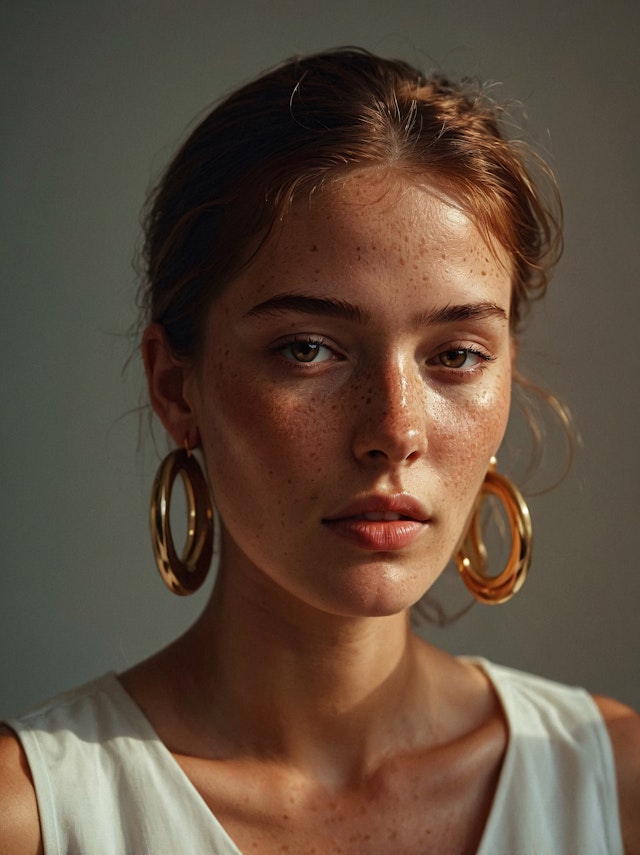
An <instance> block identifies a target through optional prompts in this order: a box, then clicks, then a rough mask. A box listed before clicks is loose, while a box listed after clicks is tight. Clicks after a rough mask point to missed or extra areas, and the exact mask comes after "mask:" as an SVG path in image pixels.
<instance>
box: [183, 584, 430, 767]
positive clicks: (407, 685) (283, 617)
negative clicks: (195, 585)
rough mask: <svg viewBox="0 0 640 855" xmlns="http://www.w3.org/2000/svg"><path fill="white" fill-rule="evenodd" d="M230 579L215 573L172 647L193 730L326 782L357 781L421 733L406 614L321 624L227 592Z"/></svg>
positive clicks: (275, 597) (283, 606)
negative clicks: (205, 598) (196, 722)
mask: <svg viewBox="0 0 640 855" xmlns="http://www.w3.org/2000/svg"><path fill="white" fill-rule="evenodd" d="M230 577H231V574H228V575H225V574H224V573H223V574H222V575H221V577H220V578H219V581H218V584H217V585H216V589H215V591H214V594H213V596H212V598H211V600H210V602H209V604H208V606H207V608H206V610H205V612H204V613H203V615H202V617H201V618H200V620H199V621H198V622H197V623H196V624H195V626H194V627H193V628H192V630H190V631H189V632H188V633H187V635H186V636H184V638H183V639H182V640H181V642H180V651H181V655H182V656H184V667H181V668H180V669H179V671H180V673H181V674H182V675H184V679H188V680H189V681H190V686H191V691H190V695H191V697H192V698H193V699H194V705H193V706H192V708H193V709H194V710H195V709H196V705H197V708H198V709H199V713H198V718H199V719H200V721H201V723H202V726H206V725H208V726H209V727H210V726H211V725H213V726H214V727H215V730H216V732H217V733H221V734H222V735H223V738H224V741H225V742H226V743H227V744H228V745H229V746H235V747H236V748H237V747H239V746H241V747H242V750H243V751H248V752H250V753H252V754H254V755H257V756H264V757H271V758H278V759H280V760H286V761H287V762H290V763H293V764H295V765H299V766H301V767H314V775H315V776H316V777H318V776H319V775H323V770H321V769H318V765H319V764H325V765H326V769H325V770H324V772H325V774H326V775H330V776H331V777H332V778H335V777H336V776H342V777H345V776H349V775H351V776H352V775H353V774H361V773H362V772H363V771H365V770H366V768H367V767H368V766H371V765H375V763H376V761H377V758H378V757H380V756H382V755H384V753H385V752H386V751H387V750H388V746H389V741H390V739H391V740H393V741H394V743H395V744H396V747H398V745H400V744H401V743H402V741H403V740H406V739H408V738H409V737H408V736H407V734H412V736H411V738H415V734H416V726H415V725H416V724H417V722H420V724H419V725H418V726H417V730H418V732H419V731H420V730H421V729H423V728H424V726H425V722H426V720H427V715H426V708H427V694H428V693H427V691H426V688H427V687H426V686H425V680H424V678H423V679H420V678H419V675H420V674H424V669H421V668H420V664H419V658H420V653H419V650H420V647H421V645H420V642H418V641H417V640H416V639H415V638H414V637H413V636H412V635H411V633H410V631H409V625H408V616H407V615H406V614H404V613H402V614H397V615H392V616H385V617H375V618H369V617H367V618H362V617H357V618H351V617H343V616H336V615H329V614H325V613H321V612H318V611H317V610H315V609H312V608H311V607H308V606H306V605H305V604H303V603H300V602H299V601H294V600H293V599H292V598H291V597H289V596H288V595H287V594H286V593H284V592H282V591H281V590H279V589H275V590H271V591H270V592H269V594H270V596H268V597H266V596H265V591H264V590H260V591H257V590H254V591H248V590H247V586H246V584H245V585H243V589H242V590H237V589H236V587H235V586H234V585H233V582H232V581H230ZM231 578H232V577H231ZM244 581H245V583H246V579H245V580H244ZM274 587H275V586H274ZM266 603H268V607H266V606H265V604H266ZM194 663H195V667H194ZM181 679H182V678H181ZM400 710H402V714H400ZM412 712H413V713H414V714H415V719H416V721H415V722H414V723H413V724H411V722H410V721H409V720H410V719H411V717H412ZM408 725H410V726H408ZM406 747H407V749H409V748H410V745H407V746H406Z"/></svg>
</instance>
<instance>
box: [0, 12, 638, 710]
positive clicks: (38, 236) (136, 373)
mask: <svg viewBox="0 0 640 855" xmlns="http://www.w3.org/2000/svg"><path fill="white" fill-rule="evenodd" d="M639 10H640V4H638V3H637V2H636V0H575V2H566V0H564V2H563V0H538V2H535V0H534V2H528V3H515V2H513V0H483V2H477V0H460V2H456V0H446V2H443V0H419V2H418V0H395V2H393V3H390V2H387V0H366V2H363V0H351V2H350V3H345V2H344V0H340V2H338V0H325V2H322V3H320V2H309V0H296V2H293V0H269V2H257V0H252V2H242V0H239V2H236V3H223V2H205V0H182V2H179V3H178V2H168V0H131V2H122V0H109V2H106V0H104V2H96V1H95V0H82V2H80V0H55V2H54V0H49V2H46V0H42V2H33V0H21V2H16V0H14V2H11V3H9V2H3V3H2V5H1V11H2V35H1V38H2V48H1V50H2V64H3V67H2V73H1V75H0V79H1V81H2V83H1V86H2V95H3V108H2V109H3V131H2V134H1V135H0V145H1V147H2V164H3V189H2V194H1V197H0V198H1V204H2V227H1V231H0V235H1V240H2V244H3V248H2V284H1V301H2V302H1V313H0V323H1V324H2V338H1V346H2V363H1V365H2V419H1V421H0V430H1V431H2V476H3V477H2V512H1V514H0V519H1V537H2V542H1V547H2V565H1V570H0V573H1V582H2V584H1V586H0V715H9V714H12V713H16V712H17V711H19V710H20V709H22V708H23V707H25V706H27V705H29V704H31V703H33V702H35V701H36V700H37V699H40V698H42V697H44V696H46V695H49V694H52V693H54V692H57V691H60V690H62V689H65V688H67V687H70V686H72V685H73V684H76V683H78V682H81V681H84V680H87V679H89V678H91V677H93V676H95V675H97V674H99V673H101V672H103V671H105V670H109V669H115V670H119V669H123V668H125V667H127V666H129V665H130V664H132V663H133V662H135V661H137V660H139V659H140V658H142V657H144V656H146V655H148V654H149V653H150V652H152V651H153V650H155V649H157V648H158V647H160V646H161V645H163V644H165V643H167V642H168V641H169V640H171V639H172V638H173V637H175V636H176V635H177V634H178V633H180V632H181V631H182V630H183V629H184V628H185V627H186V626H187V625H188V624H189V622H190V621H191V620H192V619H193V618H194V616H195V615H196V614H197V613H198V612H199V610H200V609H201V608H202V606H203V603H204V600H205V597H206V596H207V591H203V592H200V593H199V594H197V595H196V596H195V597H193V598H190V599H188V600H181V599H178V598H176V597H173V596H171V595H170V594H169V592H168V591H166V590H165V588H164V586H163V585H162V583H161V581H160V578H159V576H158V573H157V571H156V570H155V565H154V561H153V558H152V554H151V550H150V547H149V543H148V511H147V505H148V496H149V490H150V486H151V482H152V479H153V474H154V471H155V468H156V466H157V462H158V454H159V453H162V451H163V450H164V447H165V440H164V438H163V436H162V431H160V430H157V431H156V434H155V435H156V445H157V447H158V448H157V449H156V447H155V446H154V441H153V439H152V438H151V435H150V433H149V430H148V423H147V419H146V416H145V415H144V412H142V413H141V412H140V410H139V405H140V404H141V403H144V389H143V381H142V376H141V372H140V370H139V366H138V363H137V356H136V354H135V342H134V340H133V339H132V338H131V336H130V335H129V331H130V328H131V326H132V324H134V323H135V319H136V309H135V290H136V274H135V271H134V266H133V260H134V258H135V253H136V250H137V248H138V247H139V220H140V209H141V207H142V204H143V201H144V197H145V194H146V192H147V191H148V189H149V188H150V186H151V184H152V182H153V179H154V177H156V176H157V175H158V173H159V171H160V169H161V168H162V166H163V165H164V164H165V163H166V161H167V160H168V158H169V157H170V155H171V153H172V152H173V151H174V150H175V148H176V146H177V145H178V143H179V142H180V141H181V139H182V138H183V136H184V133H185V129H186V127H187V126H188V124H189V123H190V122H192V120H193V119H194V117H195V116H196V115H197V114H201V111H202V110H203V108H204V107H205V106H206V105H208V104H210V103H211V102H212V101H214V100H215V99H217V98H219V97H220V96H221V95H222V94H224V93H226V92H228V91H229V90H230V89H232V88H233V87H234V86H236V85H238V84H239V83H241V82H243V81H244V80H246V79H248V78H250V77H252V76H254V75H255V74H256V73H258V72H260V71H261V70H263V69H265V68H267V67H269V66H271V65H273V64H274V63H276V62H278V61H280V60H281V59H283V58H285V57H288V56H290V55H292V54H294V53H299V52H308V51H313V50H318V49H322V48H326V47H330V46H335V45H343V44H357V45H361V46H364V47H366V48H369V49H371V50H374V51H376V52H379V53H381V54H384V55H391V56H399V57H402V58H405V59H407V60H409V61H411V62H414V63H416V64H418V65H420V66H422V67H423V68H425V69H427V70H429V69H434V68H441V69H444V70H446V71H447V72H448V73H449V74H451V75H453V76H460V75H471V76H475V77H478V78H480V79H481V80H483V81H486V82H496V84H498V83H499V85H496V86H495V87H494V94H495V95H496V97H498V98H500V99H504V100H513V99H517V100H519V101H522V103H523V105H524V110H525V112H526V116H523V119H524V121H525V123H526V136H527V137H528V138H529V139H531V140H533V141H534V142H535V144H536V145H537V146H538V148H539V149H541V150H542V151H543V152H544V153H545V155H546V156H547V158H548V159H549V161H550V162H551V164H552V167H553V169H554V170H555V172H556V174H557V177H558V181H559V183H560V187H561V189H562V193H563V198H564V205H565V214H566V250H565V254H564V258H563V260H562V262H561V264H560V266H559V268H558V270H557V273H556V276H555V278H554V281H553V283H552V287H551V289H550V293H549V296H548V299H547V300H546V302H545V304H544V305H543V306H538V307H537V316H536V319H535V321H534V322H533V323H532V327H531V331H530V336H529V337H528V338H527V339H525V342H524V344H523V349H522V360H523V367H525V368H528V370H529V373H530V374H532V375H533V376H534V377H536V378H537V379H538V380H540V381H542V382H543V383H545V384H546V385H547V386H550V387H551V388H553V390H554V391H555V392H557V393H559V394H560V395H561V396H562V397H563V399H564V400H565V401H566V403H567V404H568V405H569V406H570V408H571V410H572V411H573V415H574V419H575V422H576V425H577V428H578V430H579V432H580V435H581V439H582V442H581V445H580V447H579V448H578V451H577V455H576V459H575V461H574V465H573V468H572V470H571V473H570V474H569V475H568V476H567V477H566V478H565V480H564V481H563V482H562V483H561V485H560V486H559V487H557V488H556V489H555V490H553V491H552V492H550V493H547V494H545V495H541V496H538V497H534V498H532V499H531V502H530V504H531V509H532V515H533V519H534V525H535V529H536V535H535V557H534V567H533V570H532V572H531V575H530V579H529V581H528V582H527V584H526V586H525V588H524V589H523V591H522V592H521V593H520V594H519V595H518V597H517V598H516V599H515V600H514V601H513V602H512V603H510V604H509V605H506V606H502V607H497V608H496V607H494V608H489V607H481V606H477V607H474V608H473V609H472V610H471V612H470V613H469V614H467V615H466V616H465V617H463V618H462V619H460V620H459V621H458V622H457V623H455V625H454V626H452V627H449V628H448V629H441V628H437V627H433V628H430V629H428V630H427V635H428V637H429V638H430V639H431V640H432V641H433V642H435V643H436V644H440V645H442V646H444V647H445V648H448V649H450V650H452V651H455V652H461V653H468V654H477V655H484V656H487V657H490V658H493V659H495V660H497V661H499V662H502V663H504V664H509V665H514V666H517V667H520V668H524V669H527V670H531V671H535V672H538V673H541V674H544V675H546V676H549V677H552V678H557V679H560V680H563V681H566V682H570V683H578V684H581V685H584V686H586V687H587V688H588V689H590V690H591V691H594V692H600V693H606V694H610V695H613V696H615V697H618V698H620V699H622V700H625V701H627V702H628V703H631V704H635V705H636V706H640V685H639V681H638V679H637V670H638V665H637V664H638V661H639V660H640V620H639V611H640V609H639V607H640V570H639V567H638V556H640V513H639V512H640V486H639V485H640V479H639V474H640V473H639V469H640V467H639V451H638V448H639V444H640V405H639V400H638V398H639V396H638V387H639V382H638V377H639V373H640V348H639V347H638V338H639V335H638V324H639V319H640V287H639V282H638V271H639V270H640V222H639V220H640V216H639V208H638V199H639V198H640V187H639V182H638V142H637V141H638V138H639V137H640V127H639V121H638V94H637V86H638V80H639V79H640V61H639V57H640V53H639V52H638V48H637V45H638V40H639V38H640V12H639ZM521 112H522V111H521ZM132 354H133V357H132V359H131V361H130V365H129V367H128V368H127V369H126V370H125V363H127V360H128V359H129V357H130V356H131V355H132ZM550 428H551V430H550V437H549V440H548V448H549V449H550V450H551V449H556V450H554V451H553V452H551V451H550V453H549V456H548V460H547V462H546V463H545V465H544V466H543V467H542V471H541V472H540V473H539V474H538V476H537V478H536V484H537V485H538V486H540V485H541V484H543V483H548V481H549V480H550V479H552V478H553V477H555V475H558V474H560V470H561V469H562V466H563V459H562V458H563V437H562V434H561V432H559V431H554V430H553V425H551V426H550ZM515 436H516V439H515V448H516V450H518V448H519V447H520V444H521V442H522V443H524V440H521V439H520V438H519V436H520V434H519V433H518V426H517V424H516V426H515ZM554 437H555V439H554ZM512 445H513V441H512ZM516 456H517V455H516ZM534 486H535V485H534ZM454 574H455V571H454ZM440 595H441V596H442V598H443V602H445V603H449V604H450V605H451V607H453V608H457V607H458V606H459V605H460V604H464V603H465V602H466V599H465V597H464V594H463V593H462V589H461V585H460V582H459V581H458V580H457V579H456V578H455V575H451V574H449V575H448V576H447V577H445V579H444V582H443V584H442V585H441V586H440ZM449 601H450V602H449Z"/></svg>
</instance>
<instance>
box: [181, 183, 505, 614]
mask: <svg viewBox="0 0 640 855" xmlns="http://www.w3.org/2000/svg"><path fill="white" fill-rule="evenodd" d="M509 297H510V264H509V261H508V259H507V258H506V256H501V255H498V256H496V250H495V249H493V250H490V249H489V248H488V247H487V245H486V244H485V242H484V241H483V239H482V238H481V237H480V235H479V233H478V231H477V230H476V228H475V227H474V225H473V224H472V223H471V221H470V220H469V219H468V218H467V217H466V216H465V215H464V213H462V211H461V210H460V209H459V208H458V207H456V206H455V204H454V203H453V202H451V201H450V200H447V198H446V197H445V196H444V194H443V193H441V192H440V191H439V190H438V188H437V187H436V186H435V185H426V184H422V185H418V184H416V183H415V182H412V181H410V180H408V179H405V178H403V177H400V176H399V175H398V174H395V173H393V174H391V175H389V174H386V175H385V176H381V175H380V174H379V173H378V172H377V171H376V170H373V169H371V170H362V171H359V172H355V173H351V174H350V175H349V176H348V177H346V178H344V179H340V180H338V181H335V182H334V183H332V184H331V185H329V186H327V187H326V188H325V189H323V190H322V191H321V192H320V193H319V194H317V195H314V196H313V197H312V198H311V201H309V200H304V201H300V202H297V203H296V204H295V205H294V206H293V209H292V210H291V211H290V212H289V213H288V214H287V216H286V217H285V219H284V221H283V223H282V224H281V227H279V228H277V229H276V230H275V232H274V234H273V236H272V237H271V238H270V239H269V241H268V243H267V245H266V246H265V247H264V248H263V249H262V250H261V252H260V253H259V255H258V256H257V258H256V259H255V260H254V261H253V262H252V264H251V265H250V266H249V267H248V268H247V269H246V270H245V271H244V272H243V273H242V274H241V275H240V276H239V277H238V278H237V279H236V280H235V281H234V282H232V283H231V285H229V286H228V287H227V289H226V291H225V292H224V293H223V294H222V295H221V296H220V297H219V298H217V299H216V301H215V302H214V304H213V305H212V307H211V309H210V312H209V315H208V317H207V319H206V328H205V343H204V349H203V355H202V359H201V361H200V363H199V364H198V367H197V370H194V372H193V374H192V375H191V376H190V378H189V379H188V381H187V386H186V389H187V394H186V397H187V399H188V401H189V403H190V404H191V406H192V409H193V412H194V414H195V419H196V424H197V427H198V429H199V432H200V437H201V441H202V446H203V450H204V454H205V458H206V461H207V468H208V471H209V477H210V481H211V484H212V489H213V494H214V498H215V501H216V503H217V506H218V509H219V512H220V516H221V520H222V525H223V560H224V566H225V568H226V570H225V572H227V576H228V578H232V579H233V580H234V582H238V588H239V590H243V591H245V592H246V594H247V596H253V593H255V592H257V593H258V595H259V596H260V598H261V601H262V602H264V598H265V596H268V595H269V592H271V593H272V594H274V596H275V595H277V596H279V597H281V598H282V597H283V596H284V597H285V599H287V600H290V601H291V600H293V601H297V602H300V601H302V602H304V603H305V604H306V605H307V606H312V607H313V608H315V609H319V610H322V611H324V612H330V613H333V614H339V615H349V616H355V615H361V616H363V615H383V614H393V613H397V612H399V611H402V610H404V609H406V608H407V607H408V606H410V605H411V604H413V603H414V602H415V601H416V600H418V599H419V598H420V596H421V595H422V594H423V593H424V592H425V590H426V589H427V588H428V587H429V586H430V585H431V584H432V582H433V581H434V580H435V579H436V577H437V576H438V574H439V573H440V572H441V570H442V569H443V567H444V565H445V564H446V563H447V561H448V560H449V558H450V557H451V555H452V554H453V552H454V550H455V547H456V544H457V543H458V541H459V539H460V537H461V534H462V532H463V529H464V527H465V524H466V521H467V518H468V516H469V514H470V512H471V508H472V506H473V503H474V500H475V498H476V495H477V493H478V490H479V488H480V486H481V483H482V480H483V478H484V475H485V472H486V470H487V466H488V464H489V460H490V457H491V455H492V454H494V453H495V452H496V451H497V449H498V446H499V444H500V441H501V439H502V436H503V433H504V430H505V426H506V422H507V417H508V412H509V403H510V386H511V346H510V345H511V342H510V335H509V322H508V310H509ZM252 592H253V593H252Z"/></svg>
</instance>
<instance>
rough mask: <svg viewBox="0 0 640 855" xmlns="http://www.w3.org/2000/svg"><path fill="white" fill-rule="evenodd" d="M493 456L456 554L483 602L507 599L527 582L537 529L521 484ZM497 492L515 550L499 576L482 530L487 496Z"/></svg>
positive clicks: (469, 584) (467, 581)
mask: <svg viewBox="0 0 640 855" xmlns="http://www.w3.org/2000/svg"><path fill="white" fill-rule="evenodd" d="M496 465H497V461H496V459H495V457H492V458H491V463H490V465H489V469H488V471H487V474H486V476H485V480H484V484H483V485H482V487H481V489H480V493H479V495H478V498H477V500H476V506H475V509H474V511H473V514H472V516H471V520H470V522H469V526H468V528H467V532H466V534H465V536H464V539H463V541H462V544H461V546H460V548H459V549H458V552H457V554H456V559H455V560H456V565H457V567H458V571H459V573H460V575H461V576H462V580H463V582H464V583H465V585H466V586H467V588H468V589H469V590H470V591H471V593H472V594H473V596H474V597H475V598H476V599H477V600H479V601H480V602H481V603H489V604H494V605H497V604H499V603H506V602H507V600H510V599H511V597H513V596H514V594H517V592H518V591H519V590H520V588H521V587H522V586H523V585H524V581H525V579H526V577H527V573H528V572H529V566H530V564H531V549H532V545H533V529H532V526H531V516H530V514H529V508H528V507H527V504H526V502H525V500H524V499H523V497H522V494H521V493H520V491H519V490H518V488H517V487H516V486H515V485H514V484H513V483H512V482H511V481H509V479H508V478H505V477H504V476H503V475H499V474H498V473H497V472H496V471H495V468H496ZM487 495H491V496H496V497H497V498H498V499H499V500H500V502H501V503H502V506H503V508H504V511H505V514H506V516H507V520H508V523H509V530H510V532H511V550H510V553H509V558H508V560H507V564H506V566H505V568H504V570H502V572H501V573H499V574H498V575H497V576H490V575H489V574H488V572H487V548H486V546H485V543H484V540H483V537H482V530H481V508H482V502H483V500H484V497H485V496H487Z"/></svg>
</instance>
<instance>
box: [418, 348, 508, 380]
mask: <svg viewBox="0 0 640 855" xmlns="http://www.w3.org/2000/svg"><path fill="white" fill-rule="evenodd" d="M447 354H456V355H457V354H464V355H465V362H466V360H467V358H468V357H469V356H476V357H477V358H478V362H477V363H476V364H475V365H473V366H472V367H471V368H464V367H463V366H460V367H455V368H454V367H451V366H447V365H445V364H444V363H443V362H442V357H444V356H446V355H447ZM436 360H437V365H436ZM494 360H495V356H490V355H489V354H488V353H486V351H484V350H480V349H479V348H477V347H465V346H462V345H454V346H453V347H447V348H446V349H445V350H441V351H439V352H438V353H437V354H436V355H435V356H434V357H432V358H431V359H430V360H429V361H428V363H427V364H428V365H436V367H441V368H443V369H444V370H445V371H450V372H455V373H459V374H461V373H466V374H470V373H472V372H474V373H475V372H476V371H481V370H482V369H483V368H485V367H486V365H487V363H489V362H493V361H494Z"/></svg>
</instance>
